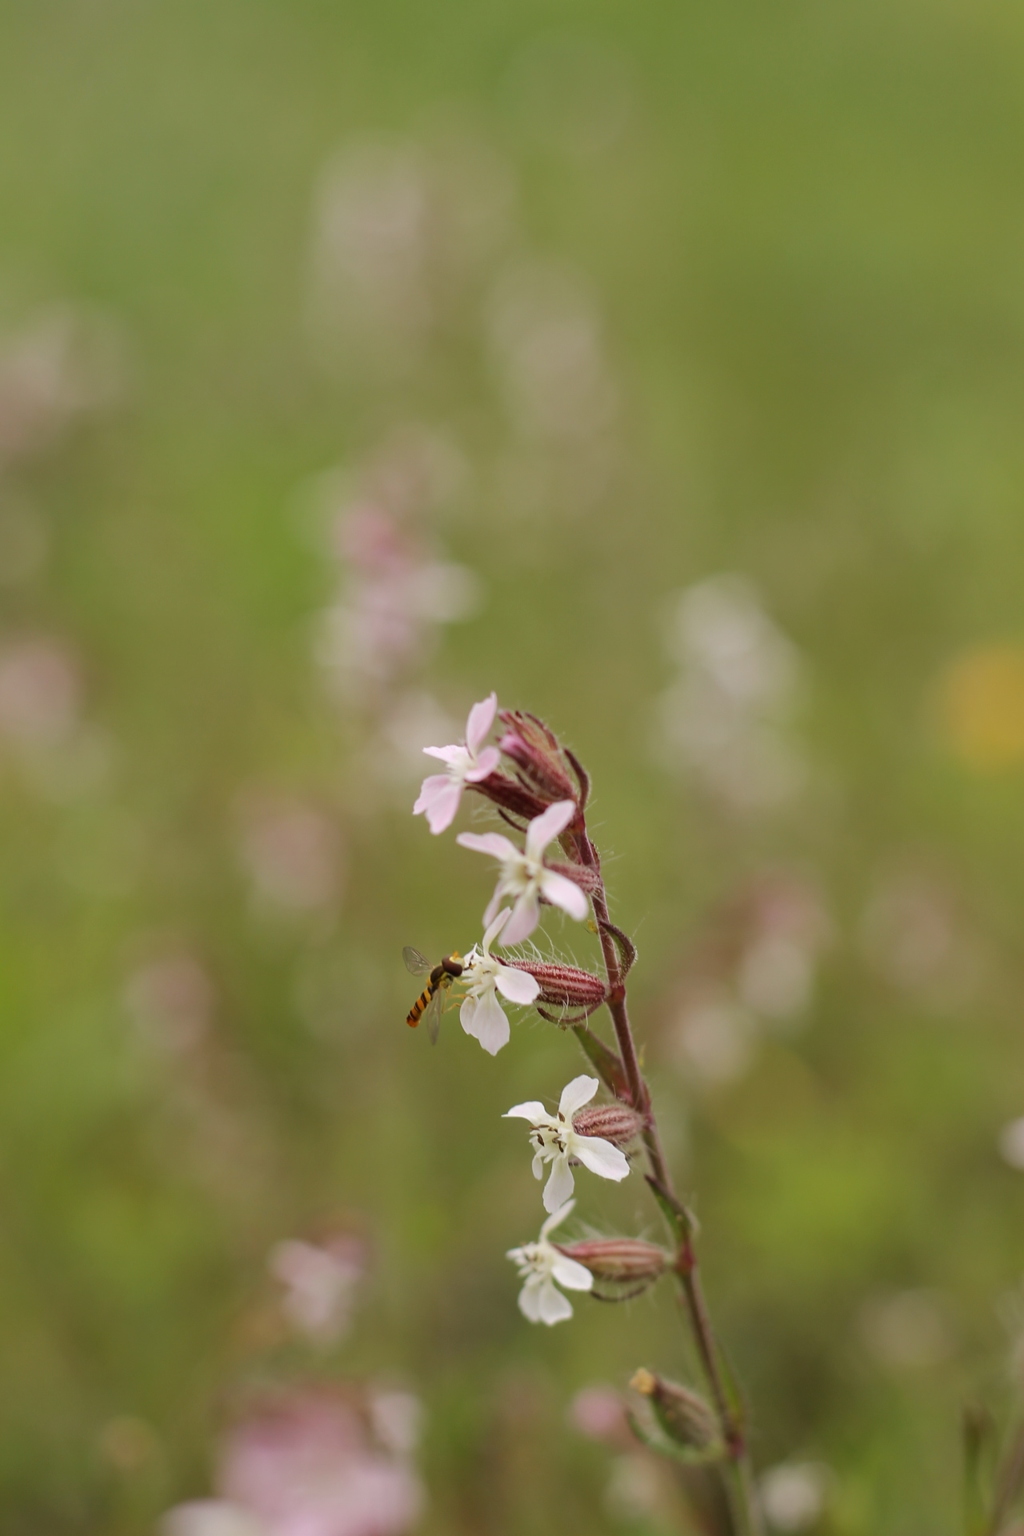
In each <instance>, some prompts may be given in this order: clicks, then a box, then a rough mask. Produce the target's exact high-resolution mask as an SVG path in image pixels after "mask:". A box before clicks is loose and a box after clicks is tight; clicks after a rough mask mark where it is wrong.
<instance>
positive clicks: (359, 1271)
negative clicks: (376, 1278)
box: [268, 1236, 365, 1344]
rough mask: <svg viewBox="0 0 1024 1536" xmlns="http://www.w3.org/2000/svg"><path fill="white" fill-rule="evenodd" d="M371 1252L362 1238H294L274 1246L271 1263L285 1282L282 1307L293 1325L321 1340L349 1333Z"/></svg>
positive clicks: (274, 1273) (276, 1274)
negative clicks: (308, 1240) (358, 1288)
mask: <svg viewBox="0 0 1024 1536" xmlns="http://www.w3.org/2000/svg"><path fill="white" fill-rule="evenodd" d="M364 1259H365V1255H364V1252H363V1247H362V1244H361V1243H360V1242H359V1241H358V1239H357V1238H353V1237H345V1236H340V1237H335V1238H332V1239H331V1240H330V1241H328V1242H326V1243H323V1244H316V1243H305V1242H301V1241H299V1240H298V1239H296V1238H289V1239H288V1240H286V1241H285V1242H283V1243H278V1244H277V1245H276V1247H274V1248H273V1249H272V1250H271V1253H270V1258H269V1260H268V1267H269V1269H270V1272H271V1274H272V1275H273V1276H274V1278H275V1279H277V1280H279V1281H280V1282H281V1284H282V1285H283V1286H284V1296H283V1297H282V1300H281V1310H282V1311H283V1312H284V1314H285V1317H286V1318H287V1319H288V1321H289V1323H291V1325H292V1327H293V1328H294V1329H295V1330H296V1331H297V1332H299V1333H303V1334H305V1335H306V1337H307V1338H310V1339H313V1340H314V1341H316V1342H318V1343H321V1344H332V1343H334V1342H335V1340H337V1339H340V1338H341V1337H342V1336H343V1335H344V1334H345V1333H347V1332H348V1327H349V1322H350V1318H351V1313H352V1303H353V1300H354V1295H355V1289H356V1286H357V1285H358V1283H359V1281H360V1279H361V1278H362V1275H363V1270H364V1267H365V1266H364Z"/></svg>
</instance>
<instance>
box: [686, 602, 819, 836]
mask: <svg viewBox="0 0 1024 1536" xmlns="http://www.w3.org/2000/svg"><path fill="white" fill-rule="evenodd" d="M666 640H667V646H668V651H669V654H670V656H671V657H672V659H673V660H674V661H675V662H676V664H677V666H678V667H679V669H680V671H679V677H678V679H677V680H676V681H675V682H674V683H672V684H671V685H670V686H669V688H667V689H666V690H665V692H664V693H663V694H662V696H661V699H660V700H659V703H658V716H659V724H658V749H659V753H660V755H661V756H662V757H663V759H664V760H665V761H666V762H667V763H669V764H680V765H681V766H683V767H685V768H688V769H690V770H691V771H692V772H693V773H695V774H696V776H697V777H698V778H699V779H700V781H701V782H702V783H703V785H704V786H705V788H706V789H708V790H709V791H710V792H711V793H713V794H714V795H716V796H717V797H718V798H720V799H721V800H722V801H724V802H725V803H726V804H727V805H729V806H730V807H732V808H734V809H737V810H749V811H757V810H768V809H771V808H772V807H774V806H777V805H780V804H782V803H784V802H785V801H786V800H789V799H791V798H792V797H793V796H794V795H795V794H796V793H797V792H798V791H799V790H800V789H801V788H802V786H803V784H804V781H805V779H806V773H807V770H806V765H805V763H804V761H803V758H802V755H801V753H800V751H799V750H798V748H797V745H796V742H795V740H794V739H793V735H792V725H793V717H794V714H795V709H796V705H797V703H798V701H799V696H800V692H801V670H802V669H801V666H800V660H799V656H798V653H797V651H796V649H795V647H794V646H793V645H792V643H791V642H790V641H789V640H788V639H787V638H786V637H785V635H783V634H782V633H781V631H780V630H779V629H778V628H777V627H776V625H775V624H774V623H773V622H772V620H771V619H770V618H769V617H768V615H767V613H766V612H765V610H764V608H763V606H762V604H761V601H760V599H759V597H758V595H757V592H756V589H755V588H754V586H753V584H752V583H751V582H749V581H748V580H747V579H746V578H745V577H742V576H714V577H709V578H708V579H706V580H704V581H701V582H698V583H696V585H694V586H692V587H688V588H687V589H686V590H685V591H684V592H682V593H681V594H680V596H679V597H678V598H677V599H676V601H675V604H674V606H673V609H672V612H671V616H670V619H669V623H668V627H667V635H666Z"/></svg>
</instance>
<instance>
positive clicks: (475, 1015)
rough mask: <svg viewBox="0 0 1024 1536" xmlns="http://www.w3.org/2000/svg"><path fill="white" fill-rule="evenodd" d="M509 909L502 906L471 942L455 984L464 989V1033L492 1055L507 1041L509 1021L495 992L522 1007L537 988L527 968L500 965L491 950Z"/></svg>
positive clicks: (534, 978) (505, 922)
mask: <svg viewBox="0 0 1024 1536" xmlns="http://www.w3.org/2000/svg"><path fill="white" fill-rule="evenodd" d="M508 918H509V909H508V908H507V907H505V908H504V909H503V910H502V911H501V912H499V913H498V915H497V917H496V918H495V919H494V921H493V923H491V925H490V927H489V928H488V929H487V932H486V933H485V934H484V936H483V940H482V942H481V943H480V944H479V945H474V946H473V948H472V949H471V950H470V952H469V954H468V955H467V956H466V959H465V961H464V962H463V971H462V975H461V976H460V978H459V985H460V986H465V987H466V988H467V989H468V990H467V993H466V996H465V998H464V999H463V1002H462V1007H461V1008H460V1009H459V1018H460V1020H461V1022H462V1027H463V1029H464V1030H465V1031H466V1034H467V1035H474V1036H475V1037H476V1039H477V1040H479V1041H480V1044H481V1045H482V1046H483V1048H484V1050H485V1051H490V1053H491V1055H492V1056H496V1055H497V1054H498V1052H499V1051H500V1050H501V1048H502V1046H503V1045H507V1044H508V1037H509V1032H510V1031H509V1023H508V1019H507V1018H506V1017H505V1010H504V1008H503V1007H502V1006H501V1004H500V1002H499V1001H498V996H497V994H498V993H499V992H500V993H501V995H502V997H506V998H508V1000H509V1002H510V1003H518V1004H519V1005H520V1006H521V1007H526V1006H527V1005H528V1004H529V1003H532V1002H533V1001H534V999H535V998H536V996H537V994H538V993H539V992H540V983H539V982H538V981H537V979H536V977H535V976H531V975H530V974H529V973H528V972H527V971H519V970H516V969H515V967H514V966H511V965H503V964H502V962H501V961H500V960H498V959H497V958H496V957H495V956H494V955H492V954H491V945H492V944H493V943H494V941H495V939H496V938H497V937H498V935H499V933H500V932H501V930H502V929H503V928H504V927H505V925H506V924H507V922H508Z"/></svg>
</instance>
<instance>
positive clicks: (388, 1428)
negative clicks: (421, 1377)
mask: <svg viewBox="0 0 1024 1536" xmlns="http://www.w3.org/2000/svg"><path fill="white" fill-rule="evenodd" d="M370 1418H371V1420H372V1422H373V1433H374V1435H375V1436H376V1438H377V1440H378V1441H379V1443H380V1444H381V1445H382V1446H384V1448H385V1450H388V1451H392V1452H394V1454H395V1455H396V1456H411V1455H412V1453H413V1451H415V1449H416V1447H417V1446H418V1445H419V1442H420V1434H421V1431H422V1428H423V1404H422V1403H421V1402H420V1400H419V1398H418V1397H416V1395H415V1394H414V1393H412V1392H398V1391H388V1392H384V1391H377V1392H374V1394H373V1396H372V1397H371V1399H370Z"/></svg>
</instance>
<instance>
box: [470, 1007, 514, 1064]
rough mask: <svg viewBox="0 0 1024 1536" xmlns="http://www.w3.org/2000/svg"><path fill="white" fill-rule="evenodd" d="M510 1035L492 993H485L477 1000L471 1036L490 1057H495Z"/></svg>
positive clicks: (501, 1009) (505, 1020)
mask: <svg viewBox="0 0 1024 1536" xmlns="http://www.w3.org/2000/svg"><path fill="white" fill-rule="evenodd" d="M511 1033H512V1031H511V1028H510V1026H509V1022H508V1019H507V1018H506V1017H505V1010H504V1008H503V1007H502V1006H501V1004H500V1003H499V1002H498V999H497V998H496V997H495V995H494V992H493V991H490V992H485V993H484V995H483V997H481V998H478V999H477V1005H476V1014H475V1016H474V1018H473V1034H474V1035H476V1038H477V1039H478V1040H479V1041H480V1044H481V1045H482V1046H483V1048H484V1050H485V1051H489V1052H490V1054H491V1055H492V1056H497V1054H498V1052H499V1051H500V1050H501V1048H502V1046H503V1045H507V1044H508V1038H509V1035H510V1034H511Z"/></svg>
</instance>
